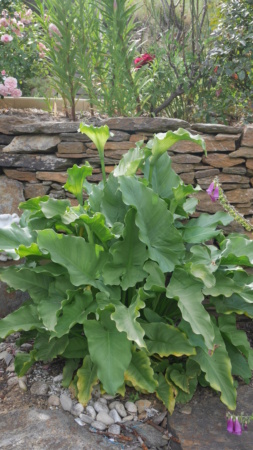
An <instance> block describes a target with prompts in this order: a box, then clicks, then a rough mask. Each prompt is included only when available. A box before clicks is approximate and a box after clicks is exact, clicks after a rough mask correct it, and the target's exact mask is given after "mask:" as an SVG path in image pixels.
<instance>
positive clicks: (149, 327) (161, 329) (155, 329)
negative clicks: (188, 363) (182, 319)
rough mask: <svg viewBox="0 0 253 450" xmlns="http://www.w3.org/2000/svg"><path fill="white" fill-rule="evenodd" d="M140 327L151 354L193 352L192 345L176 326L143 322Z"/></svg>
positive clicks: (189, 353) (184, 353) (185, 353)
mask: <svg viewBox="0 0 253 450" xmlns="http://www.w3.org/2000/svg"><path fill="white" fill-rule="evenodd" d="M142 327H143V328H144V330H145V333H146V336H147V337H148V339H147V340H146V344H147V347H148V351H149V353H150V354H151V355H153V354H158V355H159V356H161V357H164V356H170V355H175V356H182V355H188V356H189V355H194V354H195V349H194V347H193V346H192V345H191V344H190V343H189V341H188V339H187V337H186V335H185V334H184V333H182V332H181V331H180V330H179V329H178V328H176V327H173V326H172V325H166V324H165V323H159V322H155V323H143V324H142Z"/></svg>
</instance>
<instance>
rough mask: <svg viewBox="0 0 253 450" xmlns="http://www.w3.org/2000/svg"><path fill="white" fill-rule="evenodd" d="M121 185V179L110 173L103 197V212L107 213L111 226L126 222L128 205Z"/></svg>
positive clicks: (107, 219)
mask: <svg viewBox="0 0 253 450" xmlns="http://www.w3.org/2000/svg"><path fill="white" fill-rule="evenodd" d="M119 187H120V186H119V179H118V178H116V177H114V175H113V174H110V175H109V177H108V179H107V183H106V185H105V188H104V194H103V197H102V199H101V212H102V213H103V214H104V215H105V217H106V221H107V224H108V225H109V226H110V227H113V226H114V224H115V223H117V222H119V223H124V219H125V215H126V212H127V210H128V206H126V205H125V204H124V202H123V200H122V194H121V191H120V189H119ZM99 194H100V191H99ZM94 195H95V194H94ZM97 195H98V194H97ZM93 202H94V199H93Z"/></svg>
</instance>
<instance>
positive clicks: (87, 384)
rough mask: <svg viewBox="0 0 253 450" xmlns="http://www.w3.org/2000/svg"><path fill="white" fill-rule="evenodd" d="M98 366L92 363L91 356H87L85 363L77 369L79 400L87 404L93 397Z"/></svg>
mask: <svg viewBox="0 0 253 450" xmlns="http://www.w3.org/2000/svg"><path fill="white" fill-rule="evenodd" d="M97 381H98V376H97V368H96V366H95V365H94V364H92V362H91V359H90V356H88V355H87V356H85V358H84V360H83V365H82V367H80V369H78V371H77V388H78V400H79V402H80V403H82V405H84V406H86V405H87V403H88V401H89V400H90V398H91V392H92V388H93V386H94V385H95V384H96V383H97Z"/></svg>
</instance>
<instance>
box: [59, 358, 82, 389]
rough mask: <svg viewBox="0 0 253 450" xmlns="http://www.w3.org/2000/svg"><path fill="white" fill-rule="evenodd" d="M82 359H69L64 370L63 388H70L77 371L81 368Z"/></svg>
mask: <svg viewBox="0 0 253 450" xmlns="http://www.w3.org/2000/svg"><path fill="white" fill-rule="evenodd" d="M79 361H80V359H67V361H66V364H65V366H64V368H63V380H62V386H63V387H65V388H68V387H69V385H70V383H71V381H72V378H73V374H74V372H75V370H76V369H77V368H78V366H79Z"/></svg>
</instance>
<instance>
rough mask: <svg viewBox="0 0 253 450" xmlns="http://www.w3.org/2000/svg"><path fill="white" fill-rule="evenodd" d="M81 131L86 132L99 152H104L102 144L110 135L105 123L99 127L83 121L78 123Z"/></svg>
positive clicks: (103, 144)
mask: <svg viewBox="0 0 253 450" xmlns="http://www.w3.org/2000/svg"><path fill="white" fill-rule="evenodd" d="M79 131H80V132H81V133H83V134H86V135H87V136H88V137H89V138H90V140H91V141H92V142H93V143H94V144H95V146H96V147H97V149H98V151H99V153H100V152H104V146H105V144H106V141H108V139H109V137H110V131H109V128H108V126H107V125H103V126H101V127H94V126H93V125H86V124H85V123H80V130H79Z"/></svg>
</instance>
